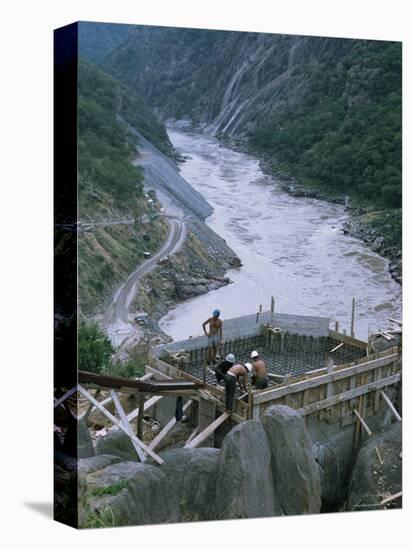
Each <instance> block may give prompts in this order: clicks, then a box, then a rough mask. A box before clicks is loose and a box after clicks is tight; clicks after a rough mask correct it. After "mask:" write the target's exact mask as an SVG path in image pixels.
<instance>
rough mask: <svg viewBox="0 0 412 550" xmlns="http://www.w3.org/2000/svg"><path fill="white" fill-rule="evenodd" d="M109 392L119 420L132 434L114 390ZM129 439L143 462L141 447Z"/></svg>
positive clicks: (130, 433)
mask: <svg viewBox="0 0 412 550" xmlns="http://www.w3.org/2000/svg"><path fill="white" fill-rule="evenodd" d="M109 393H110V397H111V398H112V401H113V403H114V406H115V408H116V410H117V412H118V413H119V416H120V420H121V421H122V422H123V426H124V427H125V428H126V430H127V431H128V433H129V435H130V436H131V435H132V434H133V429H132V427H131V426H130V423H129V421H128V420H127V416H126V413H125V412H124V409H123V407H122V404H121V403H120V400H119V398H118V396H117V394H116V392H115V391H114V390H110V392H109ZM138 437H139V436H138ZM131 441H132V445H133V447H134V449H135V451H136V453H137V456H138V457H139V458H140V461H141V462H144V461H145V456H144V453H143V451H142V449H141V448H140V447H139V445H137V443H136V442H135V441H133V439H132V440H131Z"/></svg>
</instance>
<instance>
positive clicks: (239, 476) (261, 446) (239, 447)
mask: <svg viewBox="0 0 412 550" xmlns="http://www.w3.org/2000/svg"><path fill="white" fill-rule="evenodd" d="M281 513H282V512H281V509H280V506H279V504H278V501H277V498H276V496H275V494H274V491H273V480H272V471H271V467H270V448H269V444H268V440H267V437H266V434H265V430H264V429H263V426H262V424H261V422H258V421H256V420H250V421H248V422H243V423H242V424H239V425H238V426H236V427H235V428H233V430H232V431H231V432H229V433H228V434H227V436H226V437H225V438H224V440H223V444H222V448H221V450H220V455H219V460H218V473H217V481H216V503H215V515H214V517H215V519H234V518H256V517H267V516H274V515H280V514H281Z"/></svg>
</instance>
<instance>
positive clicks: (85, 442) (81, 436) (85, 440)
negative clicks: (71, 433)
mask: <svg viewBox="0 0 412 550" xmlns="http://www.w3.org/2000/svg"><path fill="white" fill-rule="evenodd" d="M77 453H78V455H77V456H78V458H87V457H89V456H94V454H95V453H94V448H93V442H92V439H91V437H90V433H89V429H88V427H87V424H86V422H85V421H84V420H79V421H78V422H77Z"/></svg>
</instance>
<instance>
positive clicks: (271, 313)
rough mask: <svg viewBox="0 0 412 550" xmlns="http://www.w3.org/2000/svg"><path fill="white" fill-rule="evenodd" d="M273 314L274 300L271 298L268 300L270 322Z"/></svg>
mask: <svg viewBox="0 0 412 550" xmlns="http://www.w3.org/2000/svg"><path fill="white" fill-rule="evenodd" d="M274 312H275V298H274V297H273V296H271V298H270V320H271V321H272V320H273V319H272V317H273V314H274Z"/></svg>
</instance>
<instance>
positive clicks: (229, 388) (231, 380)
mask: <svg viewBox="0 0 412 550" xmlns="http://www.w3.org/2000/svg"><path fill="white" fill-rule="evenodd" d="M252 372H253V368H252V365H251V364H250V363H246V364H245V365H240V364H239V363H238V364H237V365H233V367H230V369H229V370H228V371H227V373H226V376H225V398H226V410H228V411H229V412H232V410H233V405H234V402H235V393H236V382H237V383H238V384H239V388H240V391H241V392H246V391H247V388H246V378H247V375H248V374H252Z"/></svg>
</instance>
